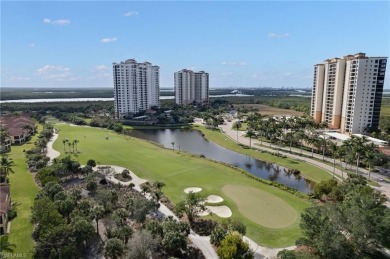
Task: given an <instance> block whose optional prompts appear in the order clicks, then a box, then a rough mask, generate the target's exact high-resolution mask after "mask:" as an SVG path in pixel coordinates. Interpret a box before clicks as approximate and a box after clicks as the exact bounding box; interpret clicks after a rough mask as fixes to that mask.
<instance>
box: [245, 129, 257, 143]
mask: <svg viewBox="0 0 390 259" xmlns="http://www.w3.org/2000/svg"><path fill="white" fill-rule="evenodd" d="M246 135H247V136H248V137H249V148H252V137H253V136H255V132H254V131H253V130H252V128H249V129H248V131H247V133H246Z"/></svg>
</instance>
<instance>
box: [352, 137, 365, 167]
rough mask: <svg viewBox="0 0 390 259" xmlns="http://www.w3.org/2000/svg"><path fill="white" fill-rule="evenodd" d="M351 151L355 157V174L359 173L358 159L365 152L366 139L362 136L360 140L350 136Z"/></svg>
mask: <svg viewBox="0 0 390 259" xmlns="http://www.w3.org/2000/svg"><path fill="white" fill-rule="evenodd" d="M351 139H352V149H353V152H354V153H355V155H356V174H358V173H359V164H360V158H361V156H362V155H363V154H364V152H365V151H366V147H365V145H366V143H367V141H368V140H367V137H366V136H363V137H361V138H359V137H355V136H352V137H351Z"/></svg>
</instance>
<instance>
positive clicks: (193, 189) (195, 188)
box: [184, 187, 202, 193]
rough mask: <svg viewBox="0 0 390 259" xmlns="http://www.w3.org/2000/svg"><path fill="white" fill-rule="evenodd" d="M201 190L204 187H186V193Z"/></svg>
mask: <svg viewBox="0 0 390 259" xmlns="http://www.w3.org/2000/svg"><path fill="white" fill-rule="evenodd" d="M201 190H202V188H199V187H190V188H186V189H184V192H185V193H190V192H200V191H201Z"/></svg>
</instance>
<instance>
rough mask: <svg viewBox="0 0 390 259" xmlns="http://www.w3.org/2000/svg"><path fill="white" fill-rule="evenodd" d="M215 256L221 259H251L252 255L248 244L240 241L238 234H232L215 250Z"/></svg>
mask: <svg viewBox="0 0 390 259" xmlns="http://www.w3.org/2000/svg"><path fill="white" fill-rule="evenodd" d="M217 254H218V256H219V258H221V259H232V258H242V259H252V258H254V253H253V251H252V250H251V249H250V247H249V244H248V243H246V242H244V241H243V240H242V237H241V235H240V233H238V232H233V233H231V234H228V235H227V236H226V237H225V238H224V239H223V240H222V242H221V245H220V246H219V247H218V248H217Z"/></svg>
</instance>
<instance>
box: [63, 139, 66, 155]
mask: <svg viewBox="0 0 390 259" xmlns="http://www.w3.org/2000/svg"><path fill="white" fill-rule="evenodd" d="M62 144H64V152H66V149H65V145H66V139H64V140H62Z"/></svg>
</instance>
